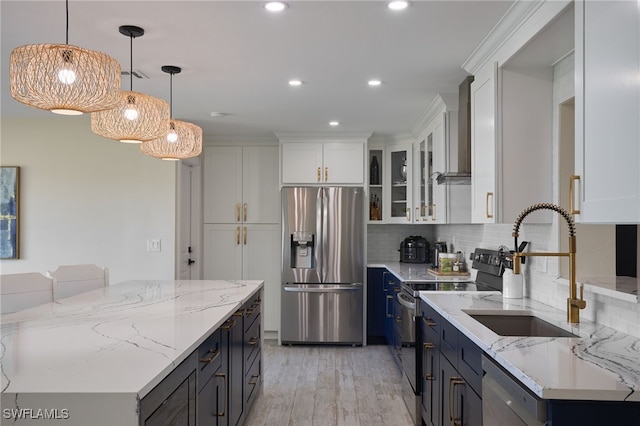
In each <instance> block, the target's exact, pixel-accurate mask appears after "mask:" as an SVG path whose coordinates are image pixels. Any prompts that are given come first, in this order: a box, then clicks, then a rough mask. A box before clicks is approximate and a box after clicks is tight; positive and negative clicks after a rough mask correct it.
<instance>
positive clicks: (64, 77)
mask: <svg viewBox="0 0 640 426" xmlns="http://www.w3.org/2000/svg"><path fill="white" fill-rule="evenodd" d="M58 80H60V82H61V83H63V84H73V82H74V81H76V73H75V72H74V71H73V70H72V69H69V68H62V69H61V70H60V71H58Z"/></svg>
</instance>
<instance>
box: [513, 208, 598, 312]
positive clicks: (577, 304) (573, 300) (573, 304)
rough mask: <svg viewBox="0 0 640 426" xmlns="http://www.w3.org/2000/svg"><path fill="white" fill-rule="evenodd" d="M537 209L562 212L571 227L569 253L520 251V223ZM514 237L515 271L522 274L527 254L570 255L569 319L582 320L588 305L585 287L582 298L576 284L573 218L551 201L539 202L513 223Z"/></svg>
mask: <svg viewBox="0 0 640 426" xmlns="http://www.w3.org/2000/svg"><path fill="white" fill-rule="evenodd" d="M536 210H552V211H554V212H556V213H558V214H560V215H561V216H562V217H563V218H564V220H565V222H567V226H568V227H569V252H568V253H529V252H527V253H522V252H519V251H518V235H519V233H518V232H519V230H520V224H521V223H522V221H523V220H524V218H525V217H527V216H528V215H529V214H530V213H532V212H534V211H536ZM512 235H513V237H514V239H515V244H516V247H515V252H514V253H513V273H514V274H520V273H521V272H520V263H521V261H522V258H523V257H525V256H543V257H547V256H550V257H568V258H569V297H568V298H567V321H568V322H570V323H579V322H580V309H584V308H585V307H586V306H587V302H586V301H585V300H584V288H583V286H582V285H581V286H580V298H579V299H578V294H577V293H578V289H577V284H576V225H575V223H574V221H573V218H572V217H571V215H570V214H569V213H567V211H566V210H564V209H562V208H561V207H559V206H557V205H555V204H551V203H539V204H534V205H532V206H530V207H527V208H526V209H524V210H523V211H522V213H520V215H519V216H518V218H517V219H516V222H515V224H514V225H513V234H512Z"/></svg>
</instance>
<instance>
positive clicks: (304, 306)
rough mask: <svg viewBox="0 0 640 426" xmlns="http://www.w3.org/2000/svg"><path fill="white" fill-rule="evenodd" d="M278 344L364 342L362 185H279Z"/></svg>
mask: <svg viewBox="0 0 640 426" xmlns="http://www.w3.org/2000/svg"><path fill="white" fill-rule="evenodd" d="M282 260H283V262H282V263H283V264H282V305H281V327H280V330H281V340H282V343H343V344H362V342H363V299H364V298H363V275H364V265H363V262H364V216H363V189H362V188H354V187H292V188H282Z"/></svg>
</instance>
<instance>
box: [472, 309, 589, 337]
mask: <svg viewBox="0 0 640 426" xmlns="http://www.w3.org/2000/svg"><path fill="white" fill-rule="evenodd" d="M464 312H465V313H466V314H468V315H469V316H470V317H471V318H473V319H474V320H476V321H478V322H479V323H480V324H482V325H484V326H485V327H487V328H488V329H490V330H491V331H493V332H494V333H496V334H497V335H499V336H525V337H580V336H577V335H575V334H573V333H571V332H569V331H566V330H563V329H562V328H560V327H557V326H555V325H553V324H550V323H548V322H547V321H545V320H543V319H540V318H538V317H536V316H534V315H533V314H532V313H531V312H529V311H499V310H489V311H483V310H464Z"/></svg>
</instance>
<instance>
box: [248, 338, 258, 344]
mask: <svg viewBox="0 0 640 426" xmlns="http://www.w3.org/2000/svg"><path fill="white" fill-rule="evenodd" d="M259 341H260V338H259V337H252V338H251V339H249V341H248V342H247V343H249V344H250V345H251V346H255V345H257V344H258V342H259Z"/></svg>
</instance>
